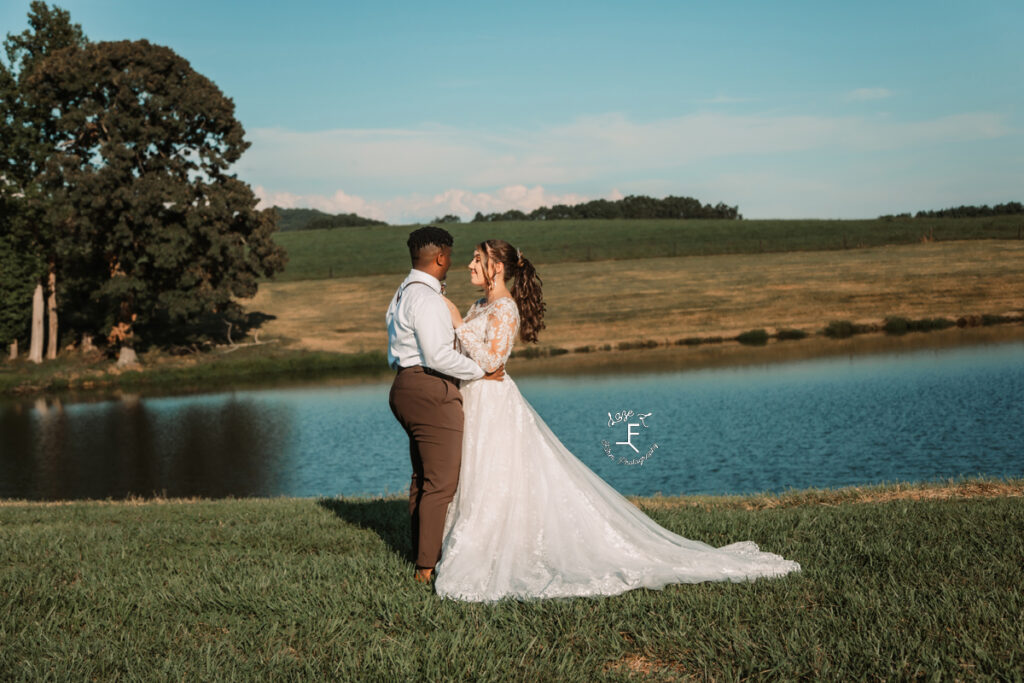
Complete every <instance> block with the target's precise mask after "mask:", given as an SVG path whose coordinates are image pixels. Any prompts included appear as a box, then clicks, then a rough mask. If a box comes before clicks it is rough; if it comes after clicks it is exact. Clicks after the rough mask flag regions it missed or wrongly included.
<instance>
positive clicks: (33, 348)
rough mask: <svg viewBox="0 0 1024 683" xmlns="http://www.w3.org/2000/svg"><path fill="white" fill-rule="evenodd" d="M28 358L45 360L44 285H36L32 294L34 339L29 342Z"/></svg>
mask: <svg viewBox="0 0 1024 683" xmlns="http://www.w3.org/2000/svg"><path fill="white" fill-rule="evenodd" d="M28 359H29V360H30V361H32V362H33V363H42V362H43V285H42V283H39V284H37V285H36V291H35V292H34V293H33V294H32V341H31V343H30V344H29V351H28Z"/></svg>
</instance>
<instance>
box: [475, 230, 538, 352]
mask: <svg viewBox="0 0 1024 683" xmlns="http://www.w3.org/2000/svg"><path fill="white" fill-rule="evenodd" d="M476 248H477V249H478V250H479V251H480V266H481V270H483V274H484V282H485V284H486V286H487V287H490V286H491V276H490V274H489V272H488V264H489V263H490V261H491V259H494V260H495V261H500V262H501V263H502V264H503V265H504V266H505V280H506V281H508V280H509V278H512V277H514V278H515V282H514V283H513V285H512V286H511V287H510V288H509V293H510V294H512V299H513V300H514V301H515V302H516V306H518V307H519V338H520V339H522V340H523V341H524V342H535V341H537V335H538V333H539V332H540V331H541V330H543V329H544V327H545V325H544V310H545V306H544V295H543V293H542V292H541V285H543V284H544V283H543V281H542V280H541V279H540V276H538V275H537V269H536V268H534V267H533V264H532V263H530V260H529V259H528V258H526V257H525V256H523V252H521V251H520V250H518V249H516V248H515V247H513V246H512V245H511V244H509V243H508V242H506V241H505V240H487V241H485V242H481V243H480V244H478V245H476Z"/></svg>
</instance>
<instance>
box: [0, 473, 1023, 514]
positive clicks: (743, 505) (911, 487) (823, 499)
mask: <svg viewBox="0 0 1024 683" xmlns="http://www.w3.org/2000/svg"><path fill="white" fill-rule="evenodd" d="M626 497H627V498H628V499H629V500H630V501H632V502H633V503H634V504H636V505H638V506H640V507H644V508H647V509H674V508H685V507H699V508H703V509H709V510H710V509H737V510H767V509H775V508H789V507H799V506H813V505H827V506H834V505H839V504H863V503H883V502H890V501H896V500H950V499H970V498H1020V497H1024V477H959V478H955V479H940V480H924V481H901V482H888V483H883V484H869V485H862V486H842V487H838V488H808V489H793V490H789V491H783V492H781V493H750V494H728V493H723V494H695V495H680V496H663V495H660V494H654V495H650V496H626ZM341 500H344V501H347V502H352V503H359V502H363V503H370V502H375V501H382V502H396V501H397V502H402V501H407V500H408V497H406V496H403V495H388V496H331V497H325V496H314V497H308V498H303V497H292V496H274V497H268V498H259V497H248V498H234V497H228V498H202V497H184V498H164V497H161V496H154V497H139V496H132V497H128V498H123V499H116V498H105V499H92V498H90V499H62V500H28V499H21V498H0V509H3V508H14V507H33V508H50V507H67V506H71V505H89V506H111V505H124V506H152V505H190V504H197V503H206V504H209V503H224V504H231V503H244V502H254V501H255V502H259V501H265V502H267V503H274V502H275V501H276V502H282V501H299V502H301V501H307V502H312V503H316V502H318V501H341Z"/></svg>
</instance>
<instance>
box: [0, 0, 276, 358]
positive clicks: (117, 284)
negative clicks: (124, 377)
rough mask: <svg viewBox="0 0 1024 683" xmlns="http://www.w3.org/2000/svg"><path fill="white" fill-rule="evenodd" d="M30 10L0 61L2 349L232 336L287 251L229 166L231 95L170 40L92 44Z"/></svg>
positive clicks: (35, 350) (119, 350) (34, 353)
mask: <svg viewBox="0 0 1024 683" xmlns="http://www.w3.org/2000/svg"><path fill="white" fill-rule="evenodd" d="M28 20H29V21H28V23H29V28H28V29H27V30H26V31H24V32H23V33H20V34H16V35H15V34H8V35H7V38H6V40H5V41H4V48H5V49H4V53H5V56H6V60H3V59H0V149H3V154H2V155H0V312H2V314H0V344H5V345H9V346H10V351H11V356H12V357H16V356H17V353H18V346H19V343H23V342H24V341H26V340H28V341H29V357H30V359H31V360H32V361H34V362H42V360H43V355H44V354H43V346H44V339H45V346H46V349H45V355H46V357H47V358H51V359H52V358H56V357H57V352H58V348H63V347H66V346H68V345H69V343H70V344H75V343H78V342H79V340H81V342H80V344H81V347H82V348H90V347H92V345H93V343H94V342H95V343H97V344H98V345H99V346H101V347H105V349H106V350H107V351H108V352H109V353H111V354H117V355H119V356H121V358H122V359H125V360H130V359H133V358H134V356H135V352H134V350H135V348H136V347H139V348H143V347H148V346H150V345H160V346H171V345H190V344H194V343H196V342H197V341H200V340H208V339H210V338H211V336H212V335H214V334H216V335H217V336H218V337H220V338H223V337H224V335H225V331H227V333H228V334H230V330H231V329H232V325H243V324H244V323H246V322H247V321H248V319H249V316H247V314H245V312H244V310H243V309H242V307H241V305H239V304H238V302H237V299H239V298H246V297H251V296H252V295H254V294H255V293H256V287H257V281H258V280H259V279H260V278H263V277H269V276H272V275H273V274H274V273H276V272H278V271H280V270H281V269H282V268H283V267H284V264H285V261H286V255H285V253H284V250H283V249H282V248H281V247H280V246H278V245H276V244H275V243H274V242H273V240H272V238H271V235H272V233H273V232H274V231H275V230H276V228H277V222H276V221H277V217H276V215H275V213H274V212H273V211H272V210H263V211H261V210H257V209H256V205H257V203H258V201H257V199H256V197H255V196H254V194H253V192H252V189H251V188H250V187H249V185H248V184H246V183H244V182H242V181H241V180H239V179H238V178H237V177H236V176H235V175H234V174H232V173H231V172H230V169H231V168H232V166H233V165H234V164H235V163H236V162H237V161H238V159H239V157H240V156H241V155H242V153H243V152H244V151H245V149H246V148H247V147H248V146H249V143H248V142H247V141H246V140H245V139H244V130H243V128H242V125H241V124H240V123H239V122H238V120H237V119H236V118H235V114H234V104H233V103H232V101H231V100H230V99H229V98H228V97H226V96H225V95H224V93H222V92H221V91H220V89H219V88H218V87H217V86H216V85H215V84H214V83H213V82H212V81H210V80H209V79H207V78H206V77H205V76H203V75H201V74H199V73H197V72H196V71H194V70H193V69H192V67H191V66H190V65H189V63H188V62H187V61H186V60H185V59H183V58H182V57H180V56H179V55H177V54H176V53H175V52H174V51H173V50H170V49H169V48H166V47H161V46H159V45H153V44H151V43H149V42H147V41H145V40H138V41H127V40H125V41H116V42H92V41H90V40H89V39H88V38H86V36H85V34H84V33H83V31H82V28H81V26H80V25H79V24H74V23H72V22H71V20H70V16H69V14H68V12H67V11H65V10H62V9H60V8H59V7H55V6H54V7H51V6H49V5H47V4H46V3H45V2H41V1H40V0H35V1H34V2H32V3H31V5H30V11H29V14H28ZM44 317H45V319H46V324H45V325H44ZM44 328H45V329H44ZM235 329H238V328H237V327H236V328H235ZM126 352H127V353H126Z"/></svg>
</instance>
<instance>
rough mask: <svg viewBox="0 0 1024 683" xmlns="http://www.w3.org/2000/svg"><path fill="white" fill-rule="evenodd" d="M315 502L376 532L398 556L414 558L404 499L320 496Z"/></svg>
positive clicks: (357, 524)
mask: <svg viewBox="0 0 1024 683" xmlns="http://www.w3.org/2000/svg"><path fill="white" fill-rule="evenodd" d="M317 504H318V505H319V506H320V507H322V508H324V509H326V510H330V511H331V512H333V513H334V514H335V515H336V516H337V517H338V518H339V519H341V520H342V521H345V522H348V523H349V524H353V525H355V526H357V527H359V528H361V529H369V530H371V531H373V532H375V533H376V534H377V535H379V536H380V537H381V538H382V539H383V540H384V542H385V543H387V545H388V547H389V548H391V550H392V551H394V552H395V553H396V554H397V555H398V556H399V557H401V558H403V559H406V560H409V561H410V562H412V561H414V560H413V558H412V541H411V540H410V538H409V536H410V526H409V502H408V501H406V500H345V499H343V498H321V499H320V500H318V501H317Z"/></svg>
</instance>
